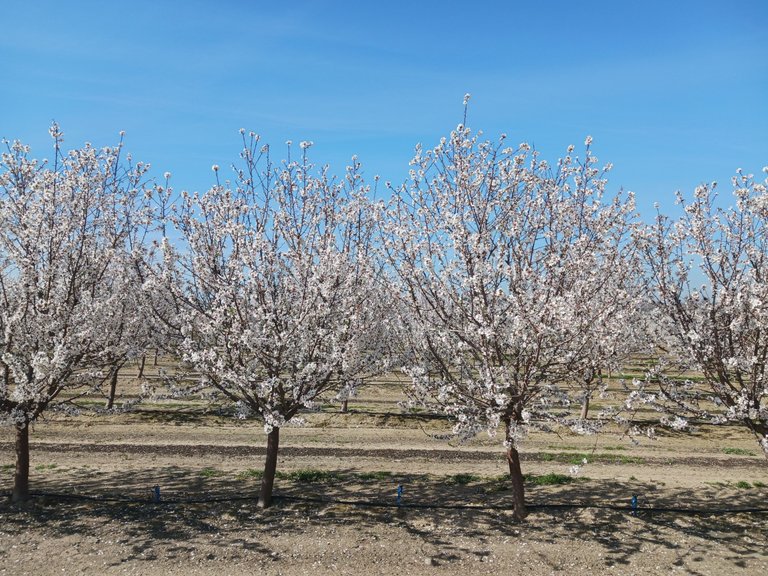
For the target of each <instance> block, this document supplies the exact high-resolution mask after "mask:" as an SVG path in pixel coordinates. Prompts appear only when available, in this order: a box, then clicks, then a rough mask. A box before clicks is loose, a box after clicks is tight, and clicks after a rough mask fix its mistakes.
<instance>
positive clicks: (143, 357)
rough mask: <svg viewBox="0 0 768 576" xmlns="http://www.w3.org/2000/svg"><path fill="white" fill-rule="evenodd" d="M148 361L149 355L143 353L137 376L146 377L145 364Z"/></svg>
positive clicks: (139, 377)
mask: <svg viewBox="0 0 768 576" xmlns="http://www.w3.org/2000/svg"><path fill="white" fill-rule="evenodd" d="M146 363H147V355H146V354H142V355H141V360H139V373H138V375H137V376H136V378H138V379H139V380H141V379H142V378H144V365H145V364H146Z"/></svg>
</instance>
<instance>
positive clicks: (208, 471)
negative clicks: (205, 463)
mask: <svg viewBox="0 0 768 576" xmlns="http://www.w3.org/2000/svg"><path fill="white" fill-rule="evenodd" d="M221 475H222V472H221V470H216V468H212V467H210V466H209V467H207V468H203V469H202V470H200V476H202V477H203V478H215V477H216V476H221Z"/></svg>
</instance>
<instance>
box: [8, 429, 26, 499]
mask: <svg viewBox="0 0 768 576" xmlns="http://www.w3.org/2000/svg"><path fill="white" fill-rule="evenodd" d="M27 500H29V422H25V423H24V424H22V425H17V426H16V473H15V474H14V476H13V494H12V495H11V501H12V502H26V501H27Z"/></svg>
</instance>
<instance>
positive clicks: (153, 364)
mask: <svg viewBox="0 0 768 576" xmlns="http://www.w3.org/2000/svg"><path fill="white" fill-rule="evenodd" d="M159 353H160V352H159V350H158V349H157V348H155V358H154V360H152V366H157V355H158V354H159Z"/></svg>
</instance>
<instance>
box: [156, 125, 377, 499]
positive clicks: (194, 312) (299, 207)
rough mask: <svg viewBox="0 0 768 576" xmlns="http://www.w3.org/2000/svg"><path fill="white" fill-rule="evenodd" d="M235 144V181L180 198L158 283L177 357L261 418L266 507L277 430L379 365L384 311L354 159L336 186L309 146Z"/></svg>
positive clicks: (254, 140) (247, 139) (251, 140)
mask: <svg viewBox="0 0 768 576" xmlns="http://www.w3.org/2000/svg"><path fill="white" fill-rule="evenodd" d="M243 143H244V148H243V152H242V154H241V157H242V159H243V166H242V168H240V169H238V170H237V171H236V186H234V187H233V186H231V185H230V184H229V183H228V182H227V183H224V184H221V183H218V184H217V185H216V186H214V187H212V188H211V189H210V190H209V191H207V192H206V193H204V194H201V195H198V194H183V198H182V200H181V204H180V206H179V207H178V208H177V211H176V217H175V218H174V219H173V221H174V223H175V225H176V229H177V233H178V235H179V236H180V238H181V239H182V240H183V244H182V246H180V247H179V248H178V249H174V248H173V247H172V246H171V245H170V243H169V242H166V243H165V249H166V258H165V263H166V268H165V270H164V271H163V272H162V274H160V275H158V281H159V282H161V283H163V284H164V285H165V286H166V287H167V288H168V289H169V290H171V291H172V292H173V294H174V297H175V298H176V301H177V303H178V306H179V315H178V324H179V326H180V328H181V332H182V341H181V345H180V349H181V352H182V356H183V360H184V361H186V362H188V363H190V364H191V365H192V366H194V368H195V370H197V371H199V372H200V373H201V374H202V375H203V382H202V385H203V386H206V387H211V388H213V389H214V390H215V391H217V392H218V393H219V395H220V396H221V397H223V398H224V399H227V400H229V401H231V402H232V403H233V404H235V405H236V406H237V408H238V411H239V414H240V416H242V417H247V416H250V415H253V416H256V417H258V418H260V419H261V420H262V421H263V422H264V429H265V431H266V432H267V435H268V438H267V457H266V462H265V467H264V476H263V480H262V485H261V491H260V494H259V506H261V507H267V506H269V505H270V503H271V498H272V488H273V482H274V477H275V471H276V465H277V453H278V445H279V433H280V429H281V428H282V427H283V426H285V425H286V424H287V423H289V422H290V421H297V420H299V419H300V418H299V413H300V411H301V410H303V409H307V408H311V407H312V406H313V405H314V404H315V402H316V401H318V399H320V398H321V397H324V396H326V397H327V396H328V395H333V394H339V393H341V394H342V395H343V394H345V393H346V392H347V391H348V389H349V388H350V387H353V386H354V385H355V383H356V381H358V380H359V379H360V378H363V377H365V376H367V375H369V374H370V373H371V372H373V371H376V370H378V369H379V366H380V363H381V360H382V355H381V354H380V351H379V349H378V348H379V337H380V335H381V333H382V332H381V330H379V329H376V330H374V327H375V326H377V327H378V326H379V323H381V322H382V320H383V318H382V317H381V316H380V312H381V311H382V309H381V302H380V298H379V297H378V295H379V290H378V289H377V284H376V282H377V275H378V271H377V269H376V266H375V264H374V260H373V259H372V258H371V253H372V231H373V225H374V220H373V218H372V216H373V214H374V212H373V211H372V210H371V207H370V205H369V202H368V200H367V193H368V189H367V187H366V186H365V185H364V183H363V182H362V179H361V175H360V172H359V164H358V163H357V161H354V163H353V165H352V166H351V167H349V168H348V171H347V174H346V178H345V179H344V180H343V181H341V182H335V181H333V180H332V179H331V178H330V177H329V176H328V174H327V171H326V170H322V171H320V173H319V174H317V175H316V174H314V173H313V170H314V167H313V166H312V165H311V164H309V162H308V160H307V149H308V148H309V146H310V143H307V142H302V143H301V158H300V160H298V161H294V160H291V159H290V154H289V159H288V160H287V161H285V162H283V163H282V164H281V165H279V166H277V167H275V166H273V165H272V164H271V163H270V161H269V148H268V147H267V146H262V145H261V144H260V143H259V138H258V137H257V136H256V135H254V134H250V136H246V135H245V134H244V133H243ZM289 152H290V146H289ZM214 171H215V172H216V175H217V182H218V175H219V168H218V166H214Z"/></svg>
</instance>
